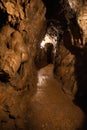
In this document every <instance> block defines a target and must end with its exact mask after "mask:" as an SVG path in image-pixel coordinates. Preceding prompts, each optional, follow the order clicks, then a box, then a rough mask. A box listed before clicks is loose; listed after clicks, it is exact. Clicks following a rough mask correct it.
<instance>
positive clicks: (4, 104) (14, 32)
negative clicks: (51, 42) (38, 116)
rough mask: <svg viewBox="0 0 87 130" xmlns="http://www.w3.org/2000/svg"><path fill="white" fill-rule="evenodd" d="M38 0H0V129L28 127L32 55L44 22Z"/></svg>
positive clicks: (34, 86) (34, 76)
mask: <svg viewBox="0 0 87 130" xmlns="http://www.w3.org/2000/svg"><path fill="white" fill-rule="evenodd" d="M45 12H46V9H45V7H44V4H43V2H42V1H41V0H22V1H21V0H17V1H16V0H14V1H12V0H10V1H9V0H3V1H2V0H1V1H0V17H1V19H0V129H3V130H7V129H9V130H12V129H13V130H16V129H23V130H27V129H29V122H28V116H29V114H28V105H29V101H30V97H31V95H32V94H34V93H35V92H36V89H37V69H36V67H35V63H34V60H35V56H36V53H37V46H38V44H39V42H40V41H41V39H42V37H43V35H44V32H45V26H46V19H45Z"/></svg>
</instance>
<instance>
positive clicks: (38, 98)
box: [29, 65, 84, 130]
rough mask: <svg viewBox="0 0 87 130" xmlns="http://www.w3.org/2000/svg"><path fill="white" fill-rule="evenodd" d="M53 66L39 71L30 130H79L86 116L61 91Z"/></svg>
mask: <svg viewBox="0 0 87 130" xmlns="http://www.w3.org/2000/svg"><path fill="white" fill-rule="evenodd" d="M52 71H53V66H52V65H48V66H47V67H44V68H42V69H40V70H39V71H38V84H37V85H38V89H37V93H36V95H35V96H34V97H33V98H32V100H31V104H30V110H31V113H30V114H29V115H30V117H29V122H30V130H78V128H80V127H81V124H82V123H83V121H84V114H83V112H82V111H81V110H80V108H78V107H77V106H75V105H74V104H73V103H72V102H71V101H70V99H69V98H68V97H67V96H66V95H65V94H64V93H63V92H62V91H61V84H60V83H58V82H57V81H56V79H55V78H54V77H53V73H52Z"/></svg>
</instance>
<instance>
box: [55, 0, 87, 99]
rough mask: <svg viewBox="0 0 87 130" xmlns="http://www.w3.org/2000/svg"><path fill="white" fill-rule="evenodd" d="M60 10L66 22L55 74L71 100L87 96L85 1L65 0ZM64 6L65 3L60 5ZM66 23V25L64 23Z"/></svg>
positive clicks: (63, 27)
mask: <svg viewBox="0 0 87 130" xmlns="http://www.w3.org/2000/svg"><path fill="white" fill-rule="evenodd" d="M64 2H65V4H63V5H61V4H60V5H61V8H60V9H59V10H60V12H61V14H63V15H62V16H64V19H65V20H64V19H63V18H62V16H61V18H60V19H59V18H58V16H60V15H59V14H57V20H60V21H61V28H62V30H63V35H62V39H63V41H62V42H60V46H59V49H58V52H57V55H56V57H55V62H54V66H55V67H54V73H55V74H56V77H57V79H60V80H61V82H62V84H63V87H62V89H63V91H64V92H65V93H67V94H68V95H69V96H70V95H71V96H70V97H72V99H73V98H75V96H76V97H78V96H77V95H79V96H80V97H84V95H85V96H86V95H87V89H86V88H87V87H86V80H87V76H86V75H87V71H86V70H87V69H86V63H87V61H86V55H87V54H86V52H87V47H86V33H87V30H86V26H87V24H86V19H87V15H86V14H87V11H86V1H82V2H81V1H80V2H79V0H77V1H74V0H73V1H70V0H69V1H67V0H65V1H64ZM60 3H62V1H61V2H60ZM63 22H65V25H66V26H64V24H63Z"/></svg>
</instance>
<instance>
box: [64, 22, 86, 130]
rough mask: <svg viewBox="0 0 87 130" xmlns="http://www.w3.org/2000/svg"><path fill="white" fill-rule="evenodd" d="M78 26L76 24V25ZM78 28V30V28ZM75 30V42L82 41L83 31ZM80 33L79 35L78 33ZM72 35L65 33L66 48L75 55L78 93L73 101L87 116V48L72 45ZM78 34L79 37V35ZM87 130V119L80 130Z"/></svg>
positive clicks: (67, 31) (72, 31)
mask: <svg viewBox="0 0 87 130" xmlns="http://www.w3.org/2000/svg"><path fill="white" fill-rule="evenodd" d="M75 24H76V23H75ZM72 25H73V26H72V28H73V27H74V28H75V26H76V25H74V22H73V24H72ZM77 27H78V28H77ZM77 27H76V28H75V32H76V33H75V32H74V30H73V29H72V30H71V34H72V35H73V34H74V40H76V38H77V41H78V39H80V40H81V41H82V35H80V32H81V29H80V28H79V25H78V26H77ZM78 31H79V33H78ZM71 34H70V32H69V30H68V29H66V30H65V31H64V37H63V41H64V46H65V47H66V48H67V49H68V50H69V51H70V52H71V53H72V54H73V55H75V66H74V67H75V78H76V81H77V86H78V91H77V93H76V95H75V100H74V101H73V102H74V103H75V105H78V106H79V107H80V108H81V109H82V110H83V112H84V113H85V115H86V116H87V101H86V99H87V46H84V47H82V48H81V47H80V45H79V44H78V45H76V44H75V45H72V40H71V39H72V38H71ZM77 34H78V35H77ZM86 129H87V119H85V120H84V123H83V127H82V128H81V129H80V130H86Z"/></svg>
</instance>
